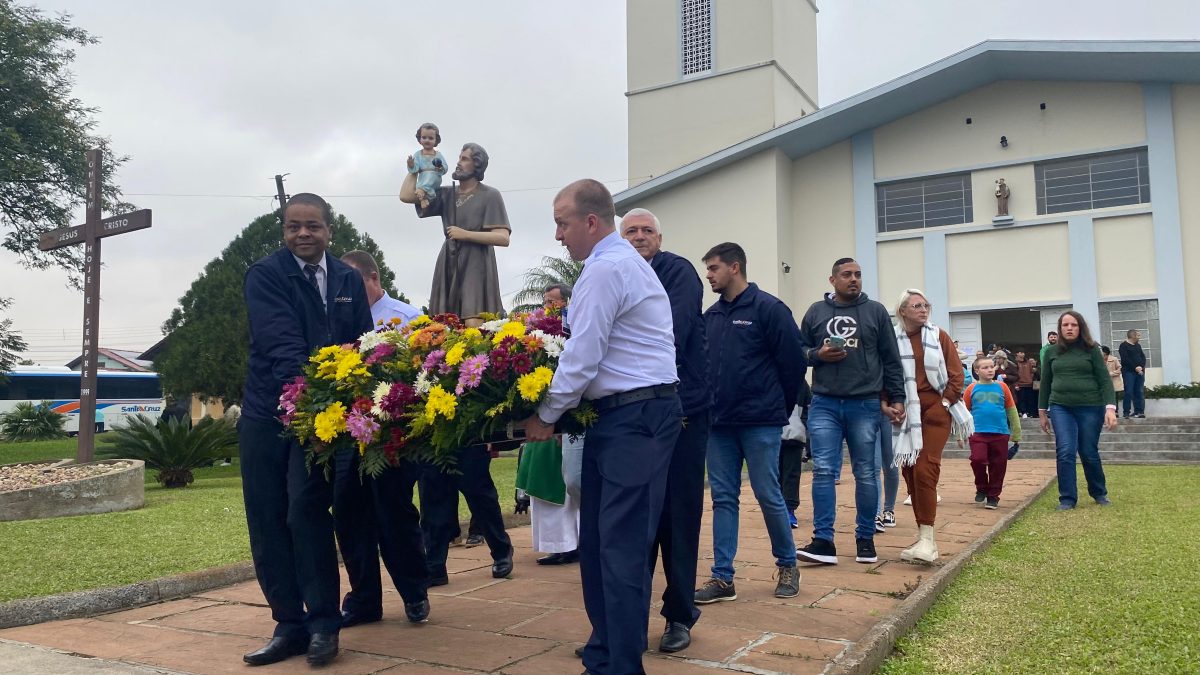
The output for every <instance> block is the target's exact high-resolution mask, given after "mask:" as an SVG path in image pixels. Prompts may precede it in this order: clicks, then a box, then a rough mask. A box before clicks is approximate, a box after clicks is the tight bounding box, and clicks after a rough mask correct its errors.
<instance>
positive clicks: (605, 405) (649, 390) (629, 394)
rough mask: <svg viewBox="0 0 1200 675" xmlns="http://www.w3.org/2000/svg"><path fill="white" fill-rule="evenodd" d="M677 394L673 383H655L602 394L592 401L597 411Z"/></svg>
mask: <svg viewBox="0 0 1200 675" xmlns="http://www.w3.org/2000/svg"><path fill="white" fill-rule="evenodd" d="M674 395H675V385H673V384H654V385H651V386H649V387H640V388H638V389H630V390H629V391H623V392H621V393H619V394H609V395H608V396H601V397H600V398H598V399H596V400H594V401H592V407H593V408H595V409H596V412H603V411H605V410H611V409H612V408H616V407H619V406H623V405H629V404H630V403H637V402H638V401H649V400H650V399H654V398H670V397H672V396H674Z"/></svg>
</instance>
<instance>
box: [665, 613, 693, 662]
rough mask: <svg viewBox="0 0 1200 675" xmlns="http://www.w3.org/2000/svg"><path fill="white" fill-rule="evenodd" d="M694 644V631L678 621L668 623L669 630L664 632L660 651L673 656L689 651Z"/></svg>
mask: <svg viewBox="0 0 1200 675" xmlns="http://www.w3.org/2000/svg"><path fill="white" fill-rule="evenodd" d="M691 644H692V629H691V628H688V627H687V626H686V625H684V624H682V623H679V622H678V621H668V622H667V629H666V630H665V631H663V636H662V640H660V641H659V643H658V651H660V652H663V653H664V654H672V653H674V652H677V651H680V650H682V649H687V648H688V647H689V646H690V645H691Z"/></svg>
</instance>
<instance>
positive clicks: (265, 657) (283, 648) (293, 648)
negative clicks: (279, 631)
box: [242, 637, 308, 666]
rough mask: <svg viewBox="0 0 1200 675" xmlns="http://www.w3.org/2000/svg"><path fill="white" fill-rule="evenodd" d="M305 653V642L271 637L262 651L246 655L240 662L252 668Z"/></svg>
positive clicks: (306, 644) (306, 646)
mask: <svg viewBox="0 0 1200 675" xmlns="http://www.w3.org/2000/svg"><path fill="white" fill-rule="evenodd" d="M306 651H308V643H306V642H300V641H297V640H289V639H287V638H282V637H273V638H271V641H270V642H268V643H267V644H266V646H264V647H263V648H262V649H259V650H257V651H253V652H250V653H249V654H246V655H245V656H243V657H242V660H243V661H245V662H246V663H249V664H250V665H252V666H265V665H268V664H271V663H279V662H280V661H282V660H284V659H287V658H291V657H293V656H299V655H300V654H303V653H304V652H306Z"/></svg>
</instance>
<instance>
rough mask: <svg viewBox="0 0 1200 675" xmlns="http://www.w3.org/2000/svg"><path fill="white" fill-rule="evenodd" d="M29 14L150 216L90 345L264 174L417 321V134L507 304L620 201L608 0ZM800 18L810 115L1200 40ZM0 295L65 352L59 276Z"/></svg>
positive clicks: (906, 15)
mask: <svg viewBox="0 0 1200 675" xmlns="http://www.w3.org/2000/svg"><path fill="white" fill-rule="evenodd" d="M18 1H20V0H18ZM638 1H642V0H638ZM645 1H650V0H645ZM655 1H658V0H655ZM795 1H796V2H800V1H802V0H795ZM33 4H36V5H37V6H39V7H41V8H42V9H44V10H46V11H48V12H52V13H57V12H67V13H70V14H72V15H73V16H74V23H75V24H76V25H78V26H80V27H82V28H85V29H86V30H88V31H90V32H91V33H93V34H94V35H96V36H97V37H99V38H100V39H101V42H100V44H98V45H94V46H90V47H85V48H82V49H80V50H79V52H78V58H77V59H76V61H75V63H74V67H73V70H74V72H75V75H76V87H75V92H74V93H75V95H76V96H77V97H79V98H80V99H82V100H83V101H84V102H85V103H87V104H88V105H93V106H97V107H99V108H100V112H99V114H98V115H97V119H98V121H99V123H100V131H101V132H102V133H104V134H106V135H108V136H110V137H111V138H112V140H113V146H114V147H115V148H116V149H117V151H118V152H121V153H124V154H128V155H130V157H131V160H130V161H129V163H128V164H126V165H125V167H124V168H123V169H122V171H121V173H120V176H119V182H120V185H121V187H122V188H123V190H124V192H125V194H126V196H127V199H128V200H129V201H131V202H133V203H135V204H137V205H138V206H139V207H140V208H150V209H153V210H154V227H153V228H152V229H150V230H144V231H141V232H136V233H131V234H127V235H122V236H119V237H113V238H109V239H107V240H106V241H105V243H104V248H103V258H104V261H105V263H106V266H105V269H104V272H103V275H102V276H103V281H102V288H101V291H102V295H103V300H102V303H101V339H100V344H101V346H104V347H115V348H128V349H136V350H141V349H145V348H146V347H149V346H150V345H152V344H153V343H155V342H156V341H157V340H158V339H159V338H160V337H161V332H160V331H159V326H160V325H161V323H162V322H163V321H164V320H165V319H166V318H167V316H168V315H169V314H170V312H171V309H172V308H174V307H175V306H176V304H177V300H178V298H179V297H180V296H181V295H183V293H184V292H185V291H186V290H187V288H188V286H189V285H190V284H191V283H192V281H193V280H194V279H195V278H196V276H197V275H198V274H199V272H200V271H201V269H202V267H203V266H204V264H205V263H206V262H208V261H209V260H211V259H212V258H213V257H215V256H216V255H218V254H219V253H220V251H221V249H223V248H224V247H225V246H226V244H228V242H229V241H230V240H231V239H232V238H233V237H234V236H236V235H237V234H238V233H239V232H240V231H241V229H242V228H243V227H245V226H246V225H247V224H248V223H249V222H250V221H251V220H253V219H254V218H256V217H258V216H259V215H262V214H263V213H266V212H268V211H269V210H270V209H271V208H272V202H271V199H270V195H272V194H273V193H274V184H273V181H272V176H273V175H274V174H276V173H290V174H291V175H290V176H289V177H288V179H287V188H288V191H289V192H291V193H295V192H302V191H307V192H317V193H319V194H322V195H325V196H326V197H328V198H329V200H330V201H331V202H332V203H333V206H334V208H335V209H336V210H338V211H340V212H342V213H344V214H345V215H346V216H347V217H348V218H349V219H350V220H351V221H353V222H354V224H355V225H356V226H357V227H358V228H359V229H360V230H363V231H366V232H369V233H370V234H371V235H372V236H373V237H374V238H375V239H376V240H377V241H378V243H379V245H380V247H381V248H382V249H383V251H384V255H385V260H386V262H387V263H388V265H389V266H390V267H391V268H392V269H393V270H395V271H396V276H397V279H396V285H397V287H398V288H399V289H400V290H401V291H404V292H405V293H406V294H408V296H409V297H410V298H411V299H413V300H414V301H415V303H416V304H418V305H420V304H424V303H425V302H426V300H427V297H428V293H429V280H430V274H431V272H432V269H433V261H434V258H435V257H436V255H437V250H438V248H439V246H440V245H441V242H442V234H441V230H440V227H439V223H438V222H437V220H436V219H430V220H418V219H417V218H416V216H415V215H414V213H413V211H412V208H411V207H409V206H406V205H402V204H401V203H400V202H399V201H398V200H397V198H396V197H395V196H394V195H395V194H396V192H397V190H398V188H399V185H400V181H401V179H402V178H403V171H404V169H403V167H404V159H405V157H406V156H407V155H408V154H410V153H411V152H412V151H413V150H414V149H416V141H415V139H414V138H413V134H414V133H415V131H416V129H417V127H418V126H419V124H420V123H421V122H423V121H426V120H428V121H432V122H435V123H436V124H438V125H439V126H440V127H441V130H442V137H443V145H442V147H441V148H440V149H441V150H442V152H443V154H445V155H446V156H447V157H448V158H451V161H453V159H452V157H453V156H454V155H455V154H456V153H457V149H458V148H459V147H461V145H462V143H463V142H466V141H476V142H478V143H480V144H482V145H483V146H484V147H485V148H487V150H488V152H489V153H490V154H491V166H490V167H489V169H488V174H487V178H486V180H485V182H487V183H489V184H491V185H493V186H494V187H497V188H499V189H500V190H502V191H503V192H504V199H505V202H506V204H507V206H508V213H509V218H510V220H511V221H512V225H513V237H512V240H513V244H512V246H511V247H509V248H508V249H499V250H498V253H497V259H498V262H499V268H500V285H501V290H502V291H503V293H504V294H505V296H506V297H509V296H510V295H511V293H513V292H515V291H516V290H518V289H519V288H520V286H521V276H522V274H523V273H524V271H525V270H526V269H528V268H529V267H530V266H532V265H534V264H536V263H537V262H538V261H539V259H540V257H541V256H542V255H557V254H558V253H559V252H560V251H561V249H560V247H559V246H558V245H557V243H556V242H555V241H554V239H553V221H552V219H551V199H552V198H553V196H554V194H555V192H556V191H557V190H558V189H559V188H560V187H561V186H563V185H565V184H566V183H568V182H570V181H571V180H574V179H576V178H581V177H592V178H597V179H600V180H603V181H605V182H606V183H608V185H609V186H610V188H612V189H613V190H614V191H617V190H620V189H621V188H623V187H625V181H624V178H625V177H626V156H627V149H626V107H625V97H624V92H625V76H626V69H625V65H626V64H625V3H624V2H621V1H616V0H605V1H602V2H550V1H548V0H543V1H541V2H533V1H530V0H507V1H506V2H494V1H489V0H457V2H453V3H445V4H442V5H430V4H428V3H421V4H420V5H418V4H417V3H414V2H395V1H394V0H393V1H386V0H378V1H366V0H360V1H357V2H349V3H337V4H336V5H335V4H334V3H327V2H317V1H315V0H292V1H290V2H265V1H259V2H244V1H239V2H232V1H229V0H209V1H208V2H193V3H187V4H186V5H184V4H183V3H174V2H153V1H150V0H142V1H134V0H106V1H105V2H95V1H87V0H46V1H44V2H35V3H33ZM818 4H819V5H820V6H821V13H820V14H819V17H818V34H819V46H818V53H819V63H820V84H819V99H820V101H819V102H820V103H821V104H822V105H828V104H830V103H833V102H835V101H838V100H840V99H843V98H846V97H848V96H851V95H853V94H856V93H858V92H860V91H862V90H864V89H867V88H869V87H872V86H874V85H877V84H880V83H882V82H885V81H887V80H890V79H892V78H894V77H897V76H899V75H903V74H904V73H907V72H909V71H912V70H915V69H917V68H920V67H921V66H924V65H926V64H928V63H930V62H932V61H936V60H937V59H940V58H943V57H945V56H948V55H950V54H953V53H955V52H957V51H960V50H962V49H964V48H966V47H969V46H971V45H973V44H975V43H977V42H980V41H983V40H986V39H989V38H1032V39H1194V38H1200V8H1198V6H1200V3H1196V2H1194V1H1192V0H1149V1H1145V2H1138V3H1131V2H1128V1H1127V0H1122V1H1117V0H1091V1H1090V2H1087V3H1082V2H1046V0H1038V1H1027V0H1007V1H1005V2H982V1H977V0H888V1H884V0H837V1H836V2H835V1H833V0H824V1H823V2H819V3H818ZM1085 6H1086V9H1084V7H1085ZM184 195H187V196H184ZM82 218H83V214H82V213H80V214H79V220H78V222H82ZM0 296H9V297H12V298H13V299H14V304H13V307H12V308H10V311H9V316H10V317H11V318H12V319H13V320H14V324H15V328H17V329H18V330H19V331H20V332H22V333H23V334H24V336H25V337H26V340H27V341H28V342H29V344H30V346H31V349H30V352H29V354H28V355H29V356H30V357H32V358H34V359H35V360H37V361H38V362H40V363H43V364H46V365H51V364H60V363H65V362H66V361H68V360H69V359H71V358H72V357H74V356H76V355H78V353H79V352H78V349H79V343H80V340H79V334H80V328H79V324H80V321H81V318H82V299H81V296H80V294H79V293H77V292H74V291H71V290H70V289H68V288H66V286H65V275H64V273H63V272H61V271H56V270H49V271H30V270H25V269H22V268H21V267H20V266H19V265H18V263H17V258H16V256H14V255H12V254H11V253H8V252H7V251H3V252H0Z"/></svg>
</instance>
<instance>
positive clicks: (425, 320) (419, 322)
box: [408, 314, 433, 328]
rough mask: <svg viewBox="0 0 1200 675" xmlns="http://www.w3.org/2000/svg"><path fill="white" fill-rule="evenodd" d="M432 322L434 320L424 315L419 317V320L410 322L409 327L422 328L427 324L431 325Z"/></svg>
mask: <svg viewBox="0 0 1200 675" xmlns="http://www.w3.org/2000/svg"><path fill="white" fill-rule="evenodd" d="M430 321H433V319H431V318H429V315H427V314H422V315H421V316H418V317H417V318H415V319H413V320H412V321H409V322H408V325H409V326H411V327H412V328H420V327H421V326H424V325H425V324H427V323H429V322H430Z"/></svg>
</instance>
